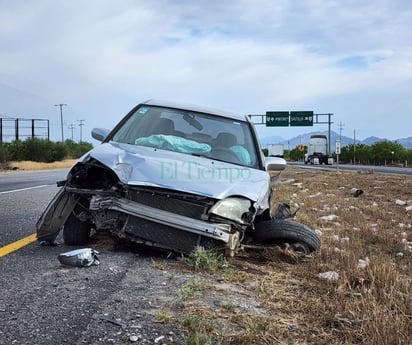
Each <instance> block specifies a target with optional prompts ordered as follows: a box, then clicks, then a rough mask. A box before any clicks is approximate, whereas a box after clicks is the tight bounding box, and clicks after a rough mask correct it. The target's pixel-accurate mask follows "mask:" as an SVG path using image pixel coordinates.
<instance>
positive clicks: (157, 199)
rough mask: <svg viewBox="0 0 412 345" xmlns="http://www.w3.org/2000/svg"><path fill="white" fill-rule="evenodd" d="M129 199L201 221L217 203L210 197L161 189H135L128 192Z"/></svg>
mask: <svg viewBox="0 0 412 345" xmlns="http://www.w3.org/2000/svg"><path fill="white" fill-rule="evenodd" d="M127 197H128V199H129V200H132V201H135V202H138V203H141V204H144V205H147V206H150V207H153V208H158V209H161V210H164V211H168V212H171V213H175V214H179V215H182V216H186V217H189V218H193V219H201V216H202V214H204V213H205V212H206V210H207V209H208V208H209V207H210V206H212V205H213V204H214V203H215V201H214V200H213V199H211V198H208V197H203V196H199V195H194V194H190V193H181V192H175V191H170V190H165V189H161V188H143V187H139V188H136V187H133V188H131V189H130V190H129V191H128V196H127Z"/></svg>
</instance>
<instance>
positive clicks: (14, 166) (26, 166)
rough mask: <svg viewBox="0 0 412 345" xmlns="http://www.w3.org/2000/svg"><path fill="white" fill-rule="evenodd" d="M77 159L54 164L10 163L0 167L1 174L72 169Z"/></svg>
mask: <svg viewBox="0 0 412 345" xmlns="http://www.w3.org/2000/svg"><path fill="white" fill-rule="evenodd" d="M75 161H76V160H75V159H65V160H62V161H57V162H53V163H42V162H32V161H20V162H8V163H7V166H0V173H1V172H4V171H7V170H48V169H65V168H70V167H71V166H72V165H73V164H74V162H75Z"/></svg>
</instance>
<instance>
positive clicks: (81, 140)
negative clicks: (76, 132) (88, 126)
mask: <svg viewBox="0 0 412 345" xmlns="http://www.w3.org/2000/svg"><path fill="white" fill-rule="evenodd" d="M84 121H85V120H77V122H78V123H79V127H80V143H82V142H83V134H82V132H83V131H82V127H83V126H84Z"/></svg>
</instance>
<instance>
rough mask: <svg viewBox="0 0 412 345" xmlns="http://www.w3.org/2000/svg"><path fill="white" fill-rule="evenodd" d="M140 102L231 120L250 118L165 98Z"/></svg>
mask: <svg viewBox="0 0 412 345" xmlns="http://www.w3.org/2000/svg"><path fill="white" fill-rule="evenodd" d="M142 104H147V105H152V106H158V107H167V108H174V109H183V110H190V111H196V112H200V113H206V114H212V115H217V116H223V117H228V118H231V119H233V120H239V121H249V122H250V119H249V117H248V116H246V115H241V114H236V113H231V112H227V111H224V110H219V109H215V108H208V107H204V106H200V105H193V104H187V103H180V102H172V101H165V100H158V99H149V100H147V101H145V102H143V103H142Z"/></svg>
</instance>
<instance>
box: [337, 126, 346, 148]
mask: <svg viewBox="0 0 412 345" xmlns="http://www.w3.org/2000/svg"><path fill="white" fill-rule="evenodd" d="M343 127H345V124H344V123H342V121H340V122H339V124H338V128H339V141H340V142H341V143H342V130H343Z"/></svg>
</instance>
